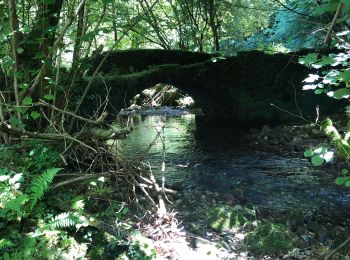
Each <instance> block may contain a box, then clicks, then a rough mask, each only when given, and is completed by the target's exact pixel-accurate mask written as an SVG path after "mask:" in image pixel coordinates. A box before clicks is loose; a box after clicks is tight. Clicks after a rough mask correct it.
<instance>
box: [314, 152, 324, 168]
mask: <svg viewBox="0 0 350 260" xmlns="http://www.w3.org/2000/svg"><path fill="white" fill-rule="evenodd" d="M311 162H312V164H313V165H314V166H321V165H322V164H323V163H324V159H323V158H322V157H321V156H319V155H315V156H314V157H312V158H311Z"/></svg>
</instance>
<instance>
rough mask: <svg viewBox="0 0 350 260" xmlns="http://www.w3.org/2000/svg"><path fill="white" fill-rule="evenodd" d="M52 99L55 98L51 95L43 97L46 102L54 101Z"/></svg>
mask: <svg viewBox="0 0 350 260" xmlns="http://www.w3.org/2000/svg"><path fill="white" fill-rule="evenodd" d="M54 98H55V96H54V95H52V94H46V95H44V99H46V100H54Z"/></svg>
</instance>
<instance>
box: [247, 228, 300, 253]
mask: <svg viewBox="0 0 350 260" xmlns="http://www.w3.org/2000/svg"><path fill="white" fill-rule="evenodd" d="M293 237H294V235H293V233H292V232H291V231H290V230H289V229H288V227H287V226H286V225H283V224H275V223H264V224H261V225H259V226H258V227H257V229H256V230H255V231H252V232H249V233H248V234H247V236H246V243H247V245H248V248H249V250H250V252H251V253H253V254H254V255H255V256H263V255H277V254H280V253H284V252H286V251H288V250H290V249H291V248H292V247H293Z"/></svg>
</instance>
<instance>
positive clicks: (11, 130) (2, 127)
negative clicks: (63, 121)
mask: <svg viewBox="0 0 350 260" xmlns="http://www.w3.org/2000/svg"><path fill="white" fill-rule="evenodd" d="M0 132H2V133H6V134H8V135H11V136H17V137H30V138H34V139H44V140H51V141H56V142H62V141H65V140H71V141H74V142H76V143H79V144H80V145H82V146H84V147H86V148H88V149H90V150H92V151H94V152H96V153H97V150H96V149H94V148H92V147H91V146H89V145H87V144H85V143H84V142H82V141H80V140H78V139H76V138H74V137H72V136H70V135H68V134H66V133H62V134H50V133H38V132H30V131H27V130H25V129H20V128H16V127H13V126H10V125H8V124H6V123H0Z"/></svg>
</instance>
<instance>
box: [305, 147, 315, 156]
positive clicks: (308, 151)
mask: <svg viewBox="0 0 350 260" xmlns="http://www.w3.org/2000/svg"><path fill="white" fill-rule="evenodd" d="M304 156H305V157H306V158H310V157H312V156H314V152H313V151H312V150H310V149H308V150H306V151H305V152H304Z"/></svg>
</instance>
